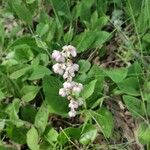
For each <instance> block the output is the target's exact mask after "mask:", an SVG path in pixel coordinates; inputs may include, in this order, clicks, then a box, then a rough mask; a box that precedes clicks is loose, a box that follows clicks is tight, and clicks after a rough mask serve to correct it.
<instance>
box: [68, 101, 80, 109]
mask: <svg viewBox="0 0 150 150" xmlns="http://www.w3.org/2000/svg"><path fill="white" fill-rule="evenodd" d="M69 107H70V108H71V110H72V109H77V108H78V107H79V105H78V102H77V101H74V100H71V101H70V103H69Z"/></svg>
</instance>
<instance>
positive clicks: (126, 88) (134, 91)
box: [117, 77, 140, 96]
mask: <svg viewBox="0 0 150 150" xmlns="http://www.w3.org/2000/svg"><path fill="white" fill-rule="evenodd" d="M117 85H118V87H119V88H120V90H121V91H122V92H123V93H125V94H129V95H132V96H139V95H140V91H139V83H138V79H137V78H136V77H129V78H126V79H124V80H123V81H122V82H119V83H117Z"/></svg>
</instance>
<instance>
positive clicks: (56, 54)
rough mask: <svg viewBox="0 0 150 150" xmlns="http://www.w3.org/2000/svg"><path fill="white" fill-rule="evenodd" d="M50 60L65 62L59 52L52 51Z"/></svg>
mask: <svg viewBox="0 0 150 150" xmlns="http://www.w3.org/2000/svg"><path fill="white" fill-rule="evenodd" d="M52 58H53V59H54V60H55V61H57V62H65V58H64V56H63V55H62V53H61V52H59V51H57V50H54V51H53V53H52Z"/></svg>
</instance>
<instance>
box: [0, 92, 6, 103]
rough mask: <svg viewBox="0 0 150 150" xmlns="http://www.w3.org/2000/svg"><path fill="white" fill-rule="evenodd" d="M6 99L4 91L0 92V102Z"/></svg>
mask: <svg viewBox="0 0 150 150" xmlns="http://www.w3.org/2000/svg"><path fill="white" fill-rule="evenodd" d="M4 98H5V94H4V93H3V92H2V90H0V101H1V100H3V99H4Z"/></svg>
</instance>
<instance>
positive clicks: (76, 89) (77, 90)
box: [72, 83, 83, 93]
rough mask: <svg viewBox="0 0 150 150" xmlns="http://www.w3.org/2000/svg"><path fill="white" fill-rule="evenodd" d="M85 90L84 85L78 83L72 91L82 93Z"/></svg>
mask: <svg viewBox="0 0 150 150" xmlns="http://www.w3.org/2000/svg"><path fill="white" fill-rule="evenodd" d="M82 90H83V85H82V84H81V83H78V84H77V85H75V86H74V87H73V89H72V92H73V93H80V92H81V91H82Z"/></svg>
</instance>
